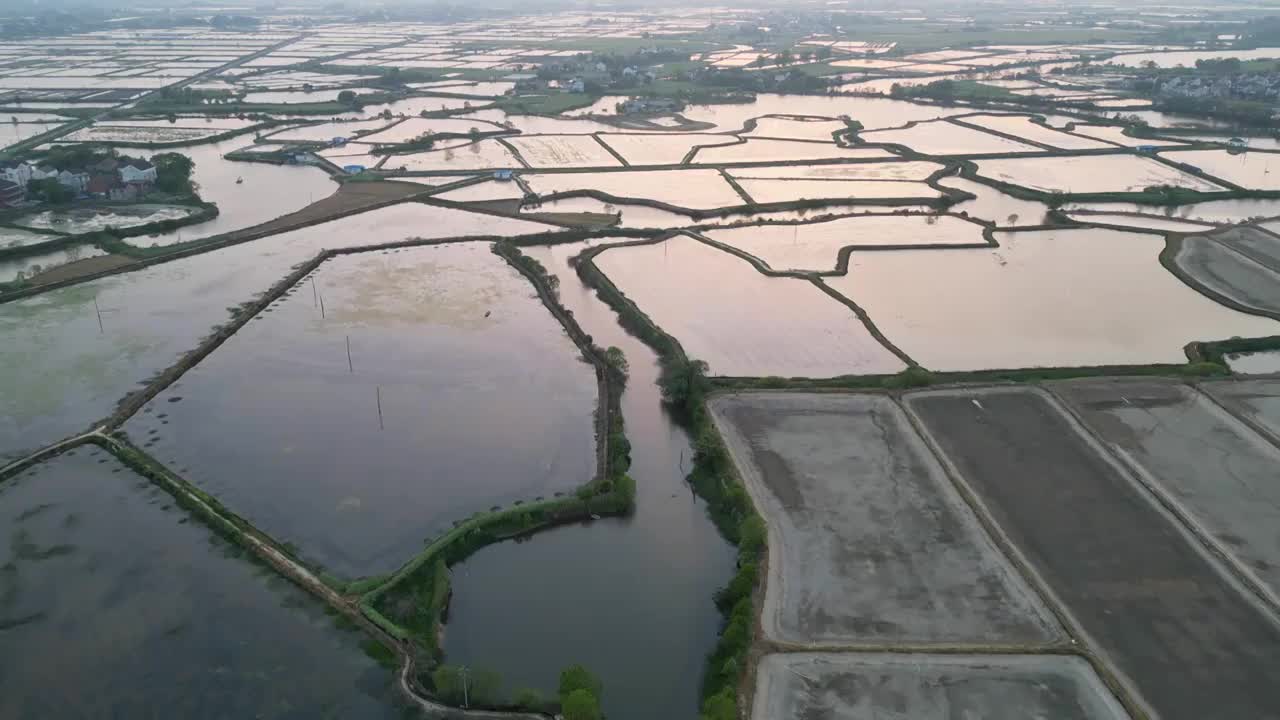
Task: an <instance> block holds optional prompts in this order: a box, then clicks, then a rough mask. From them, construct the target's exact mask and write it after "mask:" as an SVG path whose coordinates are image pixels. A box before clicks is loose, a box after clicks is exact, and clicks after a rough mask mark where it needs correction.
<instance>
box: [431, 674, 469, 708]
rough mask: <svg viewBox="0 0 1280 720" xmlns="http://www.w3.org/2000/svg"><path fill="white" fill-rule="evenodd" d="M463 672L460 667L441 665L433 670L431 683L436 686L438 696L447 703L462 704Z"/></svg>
mask: <svg viewBox="0 0 1280 720" xmlns="http://www.w3.org/2000/svg"><path fill="white" fill-rule="evenodd" d="M462 673H463V670H462V668H460V667H456V666H454V665H441V666H440V667H438V668H436V669H435V670H432V671H431V684H432V685H433V686H434V687H435V690H436V696H437V697H439V698H440V699H441V700H443V701H445V702H447V703H453V704H460V703H461V702H462V701H463V690H462V687H463V685H462V683H463V679H462Z"/></svg>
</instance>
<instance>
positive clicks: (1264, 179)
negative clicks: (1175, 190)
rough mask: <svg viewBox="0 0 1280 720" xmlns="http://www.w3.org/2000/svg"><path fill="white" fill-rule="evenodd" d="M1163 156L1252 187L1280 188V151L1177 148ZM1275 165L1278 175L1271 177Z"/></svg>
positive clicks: (1234, 182)
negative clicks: (1237, 151)
mask: <svg viewBox="0 0 1280 720" xmlns="http://www.w3.org/2000/svg"><path fill="white" fill-rule="evenodd" d="M1160 157H1162V158H1166V159H1168V160H1172V161H1174V162H1180V163H1186V164H1188V165H1192V166H1195V167H1197V168H1200V170H1201V171H1203V172H1206V173H1208V174H1209V175H1212V176H1213V177H1216V178H1219V179H1221V180H1226V181H1227V182H1229V183H1233V184H1235V185H1239V186H1240V187H1243V188H1245V189H1248V190H1280V154H1275V153H1250V152H1242V153H1231V152H1228V151H1226V150H1174V151H1169V152H1162V153H1160ZM1272 167H1275V169H1276V177H1271V168H1272Z"/></svg>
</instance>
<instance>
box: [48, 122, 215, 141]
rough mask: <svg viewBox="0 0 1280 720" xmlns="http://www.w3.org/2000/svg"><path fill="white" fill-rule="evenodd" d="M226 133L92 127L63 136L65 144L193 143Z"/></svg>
mask: <svg viewBox="0 0 1280 720" xmlns="http://www.w3.org/2000/svg"><path fill="white" fill-rule="evenodd" d="M225 132H227V131H226V130H219V129H217V128H210V127H133V126H128V125H93V126H91V127H87V128H83V129H81V130H77V131H75V132H73V133H71V134H70V135H65V136H63V137H62V138H60V140H63V141H67V142H111V143H136V144H140V145H145V144H150V143H195V142H199V141H201V140H204V139H205V138H210V137H213V136H214V135H220V134H222V133H225Z"/></svg>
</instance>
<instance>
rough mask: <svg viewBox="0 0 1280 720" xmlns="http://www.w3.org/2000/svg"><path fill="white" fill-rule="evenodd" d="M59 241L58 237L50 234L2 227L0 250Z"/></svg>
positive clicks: (0, 230) (0, 228)
mask: <svg viewBox="0 0 1280 720" xmlns="http://www.w3.org/2000/svg"><path fill="white" fill-rule="evenodd" d="M57 239H58V236H57V235H50V234H48V233H38V232H31V231H30V230H21V229H18V228H12V227H0V250H9V249H11V248H19V247H26V246H28V245H39V244H40V243H44V242H49V241H50V240H57Z"/></svg>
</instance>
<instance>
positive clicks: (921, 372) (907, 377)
mask: <svg viewBox="0 0 1280 720" xmlns="http://www.w3.org/2000/svg"><path fill="white" fill-rule="evenodd" d="M934 382H935V378H934V377H933V373H931V372H929V371H928V370H925V369H924V368H922V367H920V366H918V365H913V366H912V367H909V368H907V369H906V370H903V371H902V372H900V373H898V374H897V375H890V376H889V377H887V378H885V379H884V380H883V381H882V382H881V383H880V384H881V385H883V386H884V387H885V388H887V389H889V390H905V389H907V388H918V387H927V386H929V385H932V384H933V383H934Z"/></svg>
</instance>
